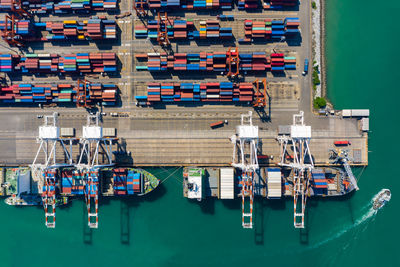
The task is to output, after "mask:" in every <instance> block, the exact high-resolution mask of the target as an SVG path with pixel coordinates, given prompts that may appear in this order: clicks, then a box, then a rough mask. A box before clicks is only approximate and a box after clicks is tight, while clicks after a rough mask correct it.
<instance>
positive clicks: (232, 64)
mask: <svg viewBox="0 0 400 267" xmlns="http://www.w3.org/2000/svg"><path fill="white" fill-rule="evenodd" d="M0 12H1V14H0V31H1V37H2V38H1V43H2V45H1V46H0V74H1V85H0V121H1V122H2V123H1V124H0V149H1V151H3V153H2V154H1V155H0V164H1V165H2V169H1V175H0V181H1V184H2V188H1V191H0V193H1V194H2V195H3V196H5V197H7V199H6V203H7V204H10V205H43V207H44V210H45V217H46V225H47V227H50V228H51V227H55V225H56V223H55V218H56V209H57V206H61V205H64V204H68V199H70V198H82V200H83V201H86V204H87V209H88V225H89V227H91V228H97V227H99V222H98V213H99V212H101V203H100V205H99V201H101V198H99V196H110V197H130V196H131V195H139V196H141V195H144V194H147V193H150V192H151V191H152V190H157V189H156V187H157V186H158V185H159V183H160V181H159V180H158V178H157V177H154V176H153V175H152V174H151V173H149V172H147V171H145V170H143V168H146V167H168V166H179V167H183V168H184V169H183V177H182V184H183V196H184V197H187V198H189V199H197V200H199V201H203V199H205V198H208V197H216V198H219V199H234V198H241V199H242V216H241V217H242V226H243V227H244V228H252V227H253V220H252V214H253V200H254V199H255V198H258V197H264V198H268V199H270V201H279V200H277V199H281V198H284V197H290V198H293V199H294V226H295V227H296V228H303V227H305V224H304V215H305V213H304V212H305V208H306V199H307V198H308V197H313V196H341V195H344V194H347V193H350V192H352V191H353V190H358V186H357V181H356V178H355V177H354V175H353V173H352V170H351V168H352V167H356V166H367V165H368V131H369V115H370V114H369V110H368V109H345V110H335V109H333V108H331V107H329V106H325V107H321V108H319V109H315V108H314V105H313V99H314V97H315V96H314V90H313V82H312V73H311V72H313V71H314V70H315V68H314V66H313V64H311V62H313V60H312V59H313V57H314V56H313V54H312V51H313V48H312V45H313V42H312V26H311V13H312V8H311V5H310V4H309V3H308V2H303V1H302V2H298V1H296V0H279V1H275V0H262V1H247V0H244V1H243V0H239V1H238V2H236V1H232V0H219V1H215V0H205V1H198V0H188V1H185V0H171V1H170V0H134V1H126V0H96V1H94V0H89V1H87V0H78V1H72V2H71V1H64V0H55V1H53V2H47V1H41V0H35V1H33V0H27V1H23V2H22V1H18V0H0ZM308 64H310V68H309V69H308ZM319 69H321V66H319ZM322 78H323V79H324V78H325V77H322ZM348 108H352V107H348ZM100 224H101V223H100Z"/></svg>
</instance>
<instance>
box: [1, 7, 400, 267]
mask: <svg viewBox="0 0 400 267" xmlns="http://www.w3.org/2000/svg"><path fill="white" fill-rule="evenodd" d="M399 3H400V2H398V1H395V0H388V1H385V6H384V5H381V4H379V1H372V0H365V1H360V0H358V1H355V0H353V1H343V0H327V10H328V13H327V34H328V37H327V57H328V72H329V74H328V75H329V76H328V86H329V97H330V99H331V100H332V102H333V103H334V104H335V107H336V108H337V109H341V108H370V109H371V122H370V124H371V125H370V127H371V130H372V132H371V133H370V139H369V148H370V151H371V153H370V154H369V162H370V166H369V167H368V168H367V169H365V171H364V172H363V173H362V176H361V179H360V182H359V186H360V188H361V190H360V191H358V192H357V193H355V194H353V195H352V196H350V197H346V198H342V199H338V200H325V201H309V202H308V216H307V218H308V221H307V226H308V227H307V231H303V232H300V231H298V230H295V229H293V214H292V213H293V204H292V200H287V201H281V202H266V201H265V202H257V203H256V206H255V210H256V228H255V229H254V230H243V229H242V228H241V210H240V202H239V201H232V202H222V201H204V202H201V203H197V202H190V201H188V200H187V199H184V198H183V197H182V186H181V177H182V176H181V175H182V172H181V170H180V171H178V172H177V173H176V174H175V175H173V176H171V177H170V178H169V179H168V180H166V181H165V182H164V183H163V184H162V185H161V186H160V188H158V189H157V190H156V191H155V192H153V193H152V194H151V195H149V196H148V197H145V198H143V199H133V200H130V201H129V202H123V201H116V200H112V201H109V202H105V201H102V205H101V206H100V228H99V229H98V230H95V231H92V232H90V231H89V229H87V227H86V223H87V219H86V214H85V210H84V204H83V201H75V202H73V203H72V205H71V206H69V207H67V208H63V209H58V211H57V228H56V229H54V230H49V229H46V227H45V226H44V215H43V210H42V208H15V207H10V206H7V205H5V204H4V203H3V202H2V201H1V202H0V218H1V222H0V267H2V266H4V267H8V266H44V265H46V266H144V265H145V266H250V265H254V266H280V265H282V266H294V265H297V266H383V265H385V266H400V253H399V244H398V243H397V241H398V239H399V237H400V230H399V223H398V221H397V220H399V219H400V216H399V215H396V214H398V213H396V212H399V210H400V209H399V200H398V199H399V194H400V190H399V189H398V187H400V181H399V175H398V173H397V171H398V170H397V167H398V165H397V164H398V163H397V162H398V157H399V154H398V151H399V150H400V145H399V144H398V143H397V142H396V139H395V138H396V137H397V135H398V134H397V131H398V130H399V128H400V127H399V126H398V124H397V123H398V122H399V120H398V119H397V113H398V112H397V108H398V106H399V105H398V103H397V101H398V99H400V87H399V85H398V75H397V71H398V68H397V67H396V66H398V64H399V62H400V60H399V59H400V57H399V42H400V35H399V34H398V27H397V26H396V24H395V23H396V21H397V19H398V16H399V15H398V14H399V11H400V4H399ZM390 141H392V142H390ZM151 171H152V170H151ZM153 171H154V172H153V173H154V174H155V175H158V176H160V177H161V178H165V177H167V176H168V174H167V173H166V172H165V170H162V169H158V170H153ZM172 171H173V169H172V170H171V169H170V170H169V172H172ZM355 172H356V174H357V175H358V174H360V173H361V170H356V171H355ZM384 187H385V188H390V189H391V190H392V194H393V195H392V201H391V202H390V203H389V205H388V206H386V207H385V208H384V209H382V210H381V211H380V212H379V213H378V214H377V215H375V216H369V215H370V214H369V213H368V212H369V205H370V200H371V198H372V197H373V196H374V195H375V194H376V193H377V192H378V191H379V190H380V189H381V188H384Z"/></svg>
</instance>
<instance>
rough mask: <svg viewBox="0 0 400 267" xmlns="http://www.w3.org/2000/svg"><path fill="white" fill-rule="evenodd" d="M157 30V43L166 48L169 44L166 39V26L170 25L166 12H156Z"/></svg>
mask: <svg viewBox="0 0 400 267" xmlns="http://www.w3.org/2000/svg"><path fill="white" fill-rule="evenodd" d="M157 18H158V20H157V21H158V24H157V25H158V28H157V42H158V44H159V45H161V46H163V47H166V46H169V45H170V44H171V42H170V41H169V38H168V25H170V24H171V23H170V22H169V19H168V14H167V12H158V15H157Z"/></svg>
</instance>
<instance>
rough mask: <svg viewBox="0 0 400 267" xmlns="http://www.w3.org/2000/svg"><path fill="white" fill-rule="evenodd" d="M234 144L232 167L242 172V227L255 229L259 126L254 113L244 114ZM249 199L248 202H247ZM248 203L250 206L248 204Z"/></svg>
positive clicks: (237, 128) (233, 138) (232, 138)
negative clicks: (253, 118) (255, 179)
mask: <svg viewBox="0 0 400 267" xmlns="http://www.w3.org/2000/svg"><path fill="white" fill-rule="evenodd" d="M231 141H232V144H233V156H232V166H233V167H235V168H237V169H240V170H241V173H242V175H241V181H240V185H241V186H242V191H241V195H242V226H243V228H253V198H254V190H253V184H254V177H255V175H256V172H257V171H258V169H259V165H258V159H257V147H258V126H254V125H253V122H252V112H251V111H249V113H248V114H247V115H246V114H242V116H241V125H238V126H236V135H233V136H232V137H231ZM246 198H248V201H247V200H246ZM246 203H248V206H247V204H246Z"/></svg>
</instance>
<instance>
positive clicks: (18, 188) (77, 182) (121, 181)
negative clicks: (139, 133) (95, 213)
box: [0, 167, 160, 206]
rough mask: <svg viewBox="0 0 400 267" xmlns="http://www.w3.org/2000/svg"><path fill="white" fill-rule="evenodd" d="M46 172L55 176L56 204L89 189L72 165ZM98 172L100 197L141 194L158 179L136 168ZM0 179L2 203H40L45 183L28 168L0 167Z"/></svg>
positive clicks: (77, 196) (79, 172)
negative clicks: (3, 197) (4, 197)
mask: <svg viewBox="0 0 400 267" xmlns="http://www.w3.org/2000/svg"><path fill="white" fill-rule="evenodd" d="M49 173H51V174H54V178H55V179H54V181H55V183H54V188H51V190H52V191H53V192H55V205H56V206H60V205H65V204H68V203H69V201H70V200H71V199H75V198H80V197H83V196H85V193H87V190H90V189H88V188H87V184H86V176H85V173H84V172H81V171H78V170H77V169H75V168H60V169H51V171H49ZM98 174H99V177H98V178H99V179H98V181H99V184H98V186H99V190H98V193H99V195H100V196H104V197H123V196H143V195H146V194H148V193H150V192H151V191H153V190H154V189H155V188H156V187H157V186H158V185H159V182H160V180H159V179H158V178H157V177H155V176H154V175H153V174H151V173H149V172H147V171H145V170H143V169H136V168H122V167H121V168H105V169H100V170H99V172H98ZM44 175H45V174H41V176H44ZM46 175H49V174H48V173H46ZM0 182H1V191H0V195H1V196H7V198H6V199H5V203H6V204H8V205H12V206H35V205H42V204H43V199H42V195H43V194H44V193H43V192H44V191H46V186H45V185H43V179H40V177H37V176H35V175H32V172H31V169H30V168H28V167H18V168H2V169H1V173H0ZM48 186H49V185H48Z"/></svg>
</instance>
